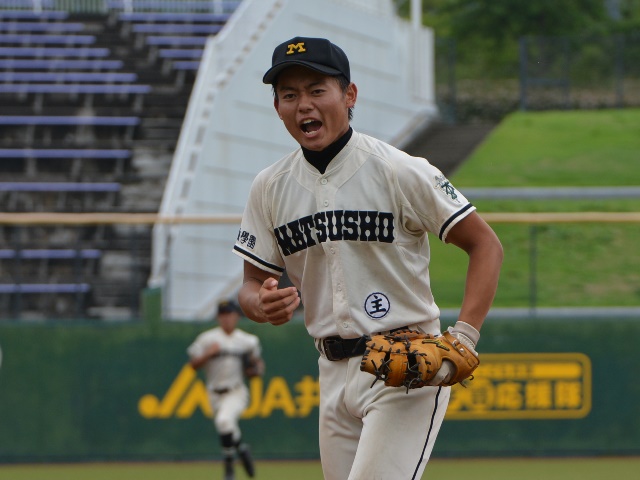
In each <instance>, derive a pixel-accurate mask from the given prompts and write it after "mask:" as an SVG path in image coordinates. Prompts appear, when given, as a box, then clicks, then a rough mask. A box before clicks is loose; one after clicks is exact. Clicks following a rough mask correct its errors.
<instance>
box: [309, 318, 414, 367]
mask: <svg viewBox="0 0 640 480" xmlns="http://www.w3.org/2000/svg"><path fill="white" fill-rule="evenodd" d="M406 328H408V327H406V326H404V327H399V328H394V329H393V330H390V332H394V331H396V330H404V329H406ZM370 338H371V337H369V336H367V335H364V336H362V337H358V338H342V337H340V336H338V335H334V336H333V337H326V338H323V339H321V340H320V346H321V348H322V352H323V353H324V356H325V357H327V360H331V361H332V362H337V361H338V360H344V359H345V358H351V357H359V356H361V355H364V351H365V350H366V349H367V341H368V340H369V339H370Z"/></svg>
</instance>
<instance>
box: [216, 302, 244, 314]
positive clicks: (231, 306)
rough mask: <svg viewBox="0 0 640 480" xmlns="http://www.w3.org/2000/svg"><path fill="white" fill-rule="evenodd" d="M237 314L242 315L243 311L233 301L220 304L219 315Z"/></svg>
mask: <svg viewBox="0 0 640 480" xmlns="http://www.w3.org/2000/svg"><path fill="white" fill-rule="evenodd" d="M231 312H237V313H240V314H242V309H241V308H240V305H238V304H237V303H236V302H234V301H233V300H223V301H221V302H220V303H219V304H218V315H219V314H221V313H231Z"/></svg>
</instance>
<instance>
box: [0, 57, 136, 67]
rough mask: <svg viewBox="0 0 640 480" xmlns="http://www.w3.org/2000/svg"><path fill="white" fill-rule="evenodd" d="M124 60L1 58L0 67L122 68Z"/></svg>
mask: <svg viewBox="0 0 640 480" xmlns="http://www.w3.org/2000/svg"><path fill="white" fill-rule="evenodd" d="M123 65H124V63H123V62H122V60H67V59H61V58H52V59H43V60H31V59H25V60H22V59H16V58H0V68H3V69H6V70H15V69H23V70H25V69H26V70H57V69H66V68H74V69H82V70H118V69H120V68H122V67H123Z"/></svg>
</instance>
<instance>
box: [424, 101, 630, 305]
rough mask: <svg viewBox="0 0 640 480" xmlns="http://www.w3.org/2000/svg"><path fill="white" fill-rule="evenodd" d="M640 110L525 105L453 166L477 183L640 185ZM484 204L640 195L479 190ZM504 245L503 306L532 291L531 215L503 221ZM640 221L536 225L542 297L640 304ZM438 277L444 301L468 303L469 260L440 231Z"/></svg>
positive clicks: (545, 206) (435, 246)
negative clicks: (501, 194)
mask: <svg viewBox="0 0 640 480" xmlns="http://www.w3.org/2000/svg"><path fill="white" fill-rule="evenodd" d="M639 157H640V110H637V109H631V110H599V111H588V112H538V113H516V114H514V115H512V116H510V117H508V118H507V119H505V120H504V121H503V122H502V123H501V124H500V125H499V126H498V127H497V128H496V129H495V130H494V131H493V132H492V134H491V135H490V136H489V137H488V138H487V139H486V140H485V142H483V143H482V144H481V145H480V146H479V148H478V149H477V150H476V151H475V152H474V153H473V155H472V156H471V158H470V159H469V160H468V161H467V162H466V163H465V164H464V165H462V166H461V167H460V169H459V170H458V171H457V172H455V174H454V175H452V176H451V181H452V183H453V184H454V185H455V186H456V187H457V188H459V189H460V190H461V191H462V192H463V193H464V191H465V187H466V188H471V187H487V188H488V187H506V186H508V187H518V186H522V187H534V186H545V187H551V186H553V187H562V186H567V187H579V186H596V187H607V186H611V187H614V186H629V185H636V186H637V185H640V158H639ZM471 200H472V202H473V203H474V204H475V205H476V206H477V207H478V211H479V213H480V214H482V213H483V212H586V211H601V212H602V211H604V212H612V211H614V212H615V211H625V212H630V211H635V212H640V199H617V200H568V201H567V200H563V201H558V200H548V199H541V200H520V201H515V200H502V201H498V200H491V201H489V200H479V201H474V200H473V199H471ZM493 227H494V229H495V230H496V232H497V233H498V235H499V236H500V239H501V241H502V243H503V246H504V249H505V260H504V265H503V269H502V276H501V283H500V288H499V290H498V294H497V296H496V300H495V303H494V306H495V307H528V306H529V303H530V300H531V291H530V288H529V282H530V268H529V265H530V251H531V250H530V239H531V228H530V226H529V225H515V224H496V225H493ZM638 238H640V225H639V224H549V225H541V226H539V227H537V229H536V248H537V269H536V274H537V283H536V284H537V292H536V293H537V303H536V304H537V306H542V307H563V306H567V307H575V306H639V305H640V255H630V252H636V251H637V239H638ZM431 245H432V259H433V260H432V266H431V276H432V286H433V290H434V294H435V296H436V300H437V301H438V304H439V305H440V306H441V307H443V308H456V307H458V306H459V305H460V301H461V299H462V291H463V284H464V278H461V276H460V271H461V269H463V268H464V267H465V265H466V257H465V255H464V254H463V253H462V252H460V251H458V249H456V248H454V247H451V246H447V245H443V244H442V243H441V242H439V241H437V239H432V241H431Z"/></svg>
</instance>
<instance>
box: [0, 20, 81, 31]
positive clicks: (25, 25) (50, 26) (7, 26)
mask: <svg viewBox="0 0 640 480" xmlns="http://www.w3.org/2000/svg"><path fill="white" fill-rule="evenodd" d="M83 30H84V24H82V23H72V22H61V23H51V22H3V21H0V32H57V33H60V32H67V33H77V32H82V31H83Z"/></svg>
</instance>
